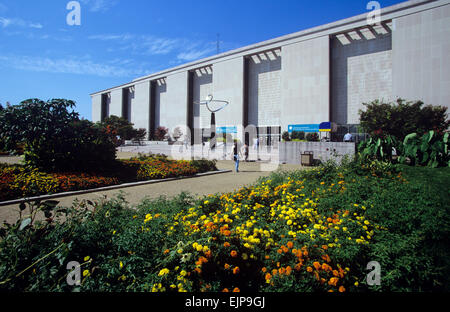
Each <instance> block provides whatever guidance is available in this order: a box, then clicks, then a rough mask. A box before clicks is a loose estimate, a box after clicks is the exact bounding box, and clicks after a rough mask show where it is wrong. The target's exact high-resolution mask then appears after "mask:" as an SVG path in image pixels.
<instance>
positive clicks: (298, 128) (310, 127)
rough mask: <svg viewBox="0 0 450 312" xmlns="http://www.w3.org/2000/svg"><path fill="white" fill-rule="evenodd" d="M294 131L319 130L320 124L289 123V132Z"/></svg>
mask: <svg viewBox="0 0 450 312" xmlns="http://www.w3.org/2000/svg"><path fill="white" fill-rule="evenodd" d="M293 131H303V132H319V124H308V125H289V126H288V132H289V133H292V132H293Z"/></svg>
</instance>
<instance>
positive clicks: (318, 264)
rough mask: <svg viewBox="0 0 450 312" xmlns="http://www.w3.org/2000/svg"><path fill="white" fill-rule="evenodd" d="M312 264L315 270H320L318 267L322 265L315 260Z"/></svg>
mask: <svg viewBox="0 0 450 312" xmlns="http://www.w3.org/2000/svg"><path fill="white" fill-rule="evenodd" d="M313 266H314V268H315V269H316V270H320V269H321V268H322V266H321V265H320V263H319V262H317V261H316V262H314V263H313Z"/></svg>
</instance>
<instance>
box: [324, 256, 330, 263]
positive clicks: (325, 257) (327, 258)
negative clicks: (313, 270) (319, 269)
mask: <svg viewBox="0 0 450 312" xmlns="http://www.w3.org/2000/svg"><path fill="white" fill-rule="evenodd" d="M322 259H323V260H324V261H326V262H331V259H330V256H329V255H322Z"/></svg>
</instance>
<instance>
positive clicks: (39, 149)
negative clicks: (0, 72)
mask: <svg viewBox="0 0 450 312" xmlns="http://www.w3.org/2000/svg"><path fill="white" fill-rule="evenodd" d="M74 107H75V102H73V101H70V100H65V99H53V100H49V101H47V102H44V101H42V100H39V99H29V100H26V101H23V102H21V103H20V104H19V105H16V106H9V107H7V108H6V109H3V110H2V111H0V120H1V122H0V141H3V142H4V145H5V148H6V149H8V150H14V149H15V148H16V146H17V144H19V143H24V144H25V153H24V154H25V163H26V164H27V165H30V166H32V167H37V168H40V169H43V170H47V171H84V170H87V169H90V170H92V169H98V168H99V167H100V166H106V165H107V164H108V163H111V162H113V161H114V160H115V146H114V144H113V142H112V141H111V140H110V139H109V137H108V135H107V133H105V131H103V129H101V128H100V127H97V126H95V125H94V124H93V123H92V122H90V121H88V120H80V118H79V115H78V113H76V112H75V111H74V110H73V108H74Z"/></svg>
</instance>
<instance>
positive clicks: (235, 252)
mask: <svg viewBox="0 0 450 312" xmlns="http://www.w3.org/2000/svg"><path fill="white" fill-rule="evenodd" d="M230 255H231V256H232V257H233V258H235V257H237V251H236V250H232V251H231V252H230Z"/></svg>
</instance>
